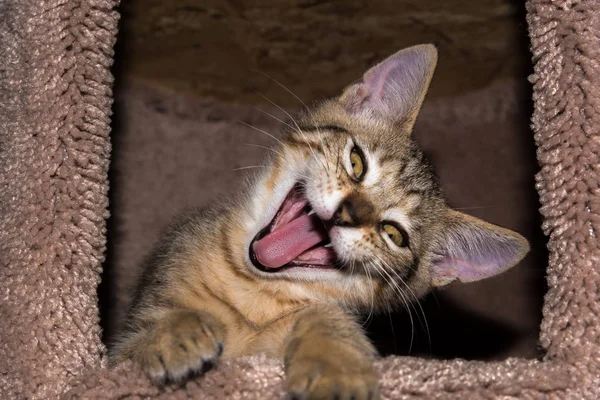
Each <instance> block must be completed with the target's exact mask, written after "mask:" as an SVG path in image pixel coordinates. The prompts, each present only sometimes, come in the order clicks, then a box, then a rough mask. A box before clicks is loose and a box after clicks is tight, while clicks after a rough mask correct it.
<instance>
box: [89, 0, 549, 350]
mask: <svg viewBox="0 0 600 400" xmlns="http://www.w3.org/2000/svg"><path fill="white" fill-rule="evenodd" d="M484 3H485V4H478V6H477V7H473V6H472V5H469V4H467V2H461V1H454V2H451V4H450V3H449V4H445V5H443V6H442V8H439V6H436V8H432V6H428V5H427V4H424V3H422V2H410V1H409V2H406V4H404V3H395V5H392V4H391V3H390V4H380V5H375V4H368V5H367V4H366V3H365V4H362V3H361V2H352V1H350V2H335V1H334V2H314V4H313V3H310V2H303V1H297V2H295V3H294V4H293V5H289V4H286V5H285V6H284V5H282V4H281V5H279V4H277V3H276V2H262V3H261V2H251V1H248V2H241V3H239V4H236V5H233V3H231V4H227V5H224V4H222V3H220V2H208V3H207V2H206V1H203V2H200V1H196V2H194V1H187V0H185V1H184V0H182V1H175V2H169V3H165V2H159V1H155V2H146V1H145V2H141V1H133V2H127V3H124V4H123V5H122V9H121V11H122V21H121V29H120V33H119V39H118V42H117V57H116V68H115V73H116V78H117V86H116V90H115V93H116V100H117V103H116V104H117V105H116V122H115V123H114V124H113V126H114V134H113V138H114V139H113V143H114V156H113V165H112V167H113V168H112V174H111V185H112V186H111V187H112V190H111V193H112V196H111V204H112V215H113V217H112V219H111V220H110V221H109V229H110V230H109V253H108V255H109V257H108V260H107V262H106V263H105V275H104V281H103V284H102V285H101V287H100V300H101V315H102V324H103V328H104V331H105V336H104V339H105V341H107V342H109V341H110V338H111V335H113V334H114V333H115V331H116V330H117V329H118V327H119V324H120V321H121V318H122V316H123V312H124V310H125V309H126V307H127V305H128V302H129V300H130V299H131V294H132V292H133V287H134V282H135V278H136V277H137V276H138V274H139V268H140V264H141V263H142V261H143V258H144V256H146V255H147V253H148V252H149V251H150V249H151V245H152V243H153V242H154V241H155V240H156V239H157V237H158V235H159V232H160V231H161V230H162V229H163V228H164V227H165V226H166V224H168V221H169V218H170V217H172V216H173V215H174V214H176V213H178V212H181V210H182V209H184V208H185V207H190V206H195V205H200V206H201V205H202V204H204V203H206V202H207V201H210V200H212V199H214V198H215V197H216V196H218V195H227V193H229V192H231V191H232V190H235V187H236V185H235V184H233V185H232V184H230V183H229V182H231V181H233V182H235V181H236V180H238V181H239V180H240V179H241V177H242V175H243V172H235V173H231V172H230V170H232V169H234V168H239V167H245V166H247V165H253V164H257V163H259V161H260V156H261V151H256V150H257V149H256V148H254V149H251V148H248V147H246V146H243V145H242V143H243V142H248V143H253V144H259V145H265V146H268V145H269V144H270V143H269V141H268V140H265V138H264V137H261V135H260V134H258V135H257V134H256V132H252V131H251V130H250V129H245V127H244V126H243V125H242V124H239V123H237V122H236V121H237V120H240V119H241V120H242V121H244V122H245V123H250V124H251V125H255V126H258V127H259V128H261V129H267V130H269V131H271V132H276V131H277V130H278V127H279V124H278V123H274V122H275V121H268V119H269V118H268V117H267V116H266V115H265V114H264V113H263V112H261V111H260V110H263V111H267V112H269V113H272V114H276V115H277V114H279V115H280V117H281V118H284V119H285V118H286V115H285V114H282V112H281V110H279V109H278V108H277V107H283V108H285V109H287V110H289V111H294V110H297V109H298V108H299V106H300V103H299V100H298V98H300V99H301V100H302V101H304V102H305V103H309V102H311V101H314V100H317V99H319V98H322V97H323V96H333V95H336V94H337V93H338V92H339V91H340V90H341V89H342V88H343V87H344V86H345V85H347V84H348V83H350V82H352V81H353V80H355V79H357V78H358V77H359V76H360V75H361V73H362V72H363V71H364V70H365V69H366V68H368V67H369V66H371V65H372V64H373V63H374V62H377V61H379V60H380V59H382V58H384V57H385V56H386V55H388V54H390V53H392V52H394V51H396V50H397V49H400V48H403V47H406V46H409V45H412V44H417V43H426V42H433V43H436V44H438V46H439V52H440V61H439V64H438V68H437V71H436V74H435V75H434V79H433V82H432V85H431V89H430V92H429V94H428V97H427V98H426V101H425V108H424V110H423V113H422V115H421V116H420V118H419V123H418V124H417V127H416V129H415V137H416V139H417V141H418V142H419V143H420V144H421V146H422V147H423V148H424V150H425V151H426V153H428V155H429V156H430V158H431V159H432V162H433V163H434V165H435V167H436V168H437V170H438V174H439V175H440V177H441V179H442V183H443V186H444V189H445V191H446V193H447V196H448V198H449V200H450V203H451V204H452V205H453V206H455V207H457V208H460V209H461V210H462V211H464V212H467V213H471V214H473V215H475V216H477V217H480V218H483V219H486V220H488V221H491V222H494V223H497V224H500V225H504V226H507V227H509V228H511V229H515V230H517V231H519V232H520V233H522V234H523V235H525V236H526V237H527V239H529V240H530V242H531V244H532V252H531V253H530V255H529V256H528V257H527V258H526V259H525V260H524V261H523V262H522V263H521V264H520V265H519V266H517V267H516V268H514V269H513V270H511V271H509V272H507V273H506V274H504V275H502V276H500V277H497V278H494V279H492V280H489V281H484V282H480V283H474V284H469V285H462V284H456V285H452V287H451V288H449V289H447V290H443V291H440V292H436V293H434V294H433V295H430V296H428V297H426V298H425V299H423V301H422V303H421V304H414V305H413V306H411V307H410V312H411V313H412V319H413V322H412V323H411V320H410V316H409V314H408V313H406V312H398V313H394V314H391V315H387V314H386V315H381V316H378V317H376V318H374V319H373V320H370V321H369V323H368V324H367V325H366V327H367V330H368V331H369V332H370V334H371V337H372V338H373V339H374V340H375V341H376V343H378V345H379V348H380V350H381V352H382V354H404V355H405V354H410V355H418V356H424V357H434V358H455V357H459V358H467V359H503V358H506V357H508V356H522V357H526V358H531V357H537V356H539V349H538V346H537V337H538V333H539V323H540V319H541V304H542V297H543V292H544V290H545V289H544V266H545V263H546V259H547V258H546V257H547V254H546V252H545V239H544V237H543V235H542V234H541V230H540V228H539V226H540V221H539V217H538V211H537V209H538V201H537V195H536V193H535V191H534V185H533V176H534V173H535V172H536V163H535V150H534V144H533V140H532V138H531V132H530V130H529V128H528V119H529V114H530V111H531V110H530V103H529V101H528V98H529V97H530V91H529V84H528V82H527V81H526V77H527V74H528V73H530V62H529V57H530V55H529V52H528V50H527V44H528V39H527V36H526V31H525V26H524V25H523V18H524V9H523V7H522V6H520V5H518V4H516V3H514V2H508V1H500V2H499V1H492V0H490V1H486V2H484ZM433 9H435V10H436V11H435V12H433V11H431V10H433ZM474 37H477V40H473V38H474ZM296 96H297V97H298V98H296ZM486 101H487V103H486ZM454 103H456V104H462V106H461V105H458V106H455V107H454V108H456V107H459V108H460V107H463V108H464V107H466V108H467V110H463V111H460V110H458V109H453V110H452V111H447V114H448V115H446V116H445V117H444V116H443V115H442V114H441V113H443V112H444V111H443V110H444V109H448V108H449V107H450V108H452V107H453V106H452V104H454ZM471 108H472V112H469V111H468V109H471ZM457 110H458V111H457ZM440 111H441V113H440ZM506 116H508V119H509V121H510V123H507V124H506V125H505V126H504V127H498V126H493V125H497V124H496V123H495V122H494V121H493V119H494V118H497V119H498V120H500V119H501V118H505V117H506ZM444 118H445V119H446V120H448V121H449V122H448V121H444ZM490 118H491V119H490ZM431 120H433V121H434V122H433V125H432V124H431V123H430V121H431ZM442 121H444V122H442ZM448 123H449V124H450V125H449V126H450V127H451V128H450V129H449V131H450V132H451V133H448V131H445V128H444V127H445V125H446V124H448ZM150 125H152V127H151V126H150ZM157 126H160V128H159V129H155V128H156V127H157ZM224 126H227V128H226V129H225V128H224ZM178 130H179V132H178ZM190 130H191V131H190ZM194 130H195V131H194ZM224 130H226V131H227V132H228V134H229V135H230V137H224V136H223V135H221V134H220V133H219V132H221V131H224ZM232 131H233V132H235V133H232ZM242 139H243V140H242ZM177 142H179V143H177ZM205 143H209V147H210V154H208V153H203V152H202V150H201V149H200V147H202V148H205V147H206V146H205V145H204V144H205ZM195 147H196V148H197V149H196V150H192V151H191V152H190V151H189V150H190V149H194V148H195ZM186 149H187V150H186ZM242 153H243V154H242ZM144 154H145V155H144ZM150 154H153V156H150ZM193 154H195V155H193ZM214 155H218V157H216V158H215V156H214ZM151 160H152V161H151ZM156 160H160V161H159V162H157V163H156V162H155V161H156ZM219 170H220V173H221V175H219V176H220V180H219V181H216V180H215V179H212V178H211V176H212V177H213V178H214V176H215V175H214V174H215V171H219ZM225 170H226V171H227V172H223V171H225ZM133 171H138V172H133ZM140 171H141V172H140ZM135 182H137V184H136V183H135ZM141 182H145V183H146V184H141ZM161 182H162V183H161ZM169 182H177V184H176V185H174V186H172V187H171V189H166V188H168V187H170V186H169V185H170V184H169ZM423 314H424V316H423ZM411 325H413V326H414V329H415V331H414V332H413V331H412V329H411Z"/></svg>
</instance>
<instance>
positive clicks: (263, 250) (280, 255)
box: [253, 214, 327, 268]
mask: <svg viewBox="0 0 600 400" xmlns="http://www.w3.org/2000/svg"><path fill="white" fill-rule="evenodd" d="M318 226H320V220H319V218H318V217H317V216H316V215H312V216H309V215H306V214H305V215H302V216H300V217H298V218H296V219H294V220H293V221H290V222H289V223H287V224H285V225H283V226H279V227H277V228H276V229H275V230H274V231H273V232H271V233H269V234H268V235H267V236H265V237H264V238H262V239H260V240H258V241H256V242H255V243H254V245H253V249H254V254H255V255H256V258H257V259H258V261H259V262H260V263H261V264H262V265H264V266H265V267H267V268H280V267H283V266H284V265H285V264H287V263H289V262H291V261H293V260H294V259H295V258H297V257H298V256H299V255H301V254H302V253H304V252H305V251H306V250H308V249H310V248H311V247H313V246H315V245H316V244H318V243H320V242H322V241H323V240H325V239H327V234H326V233H325V232H324V231H323V230H322V229H317V227H318Z"/></svg>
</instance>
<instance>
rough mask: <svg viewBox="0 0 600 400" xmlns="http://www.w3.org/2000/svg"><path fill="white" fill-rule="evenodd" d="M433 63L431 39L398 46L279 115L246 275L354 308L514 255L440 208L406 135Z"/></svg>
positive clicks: (511, 243)
mask: <svg viewBox="0 0 600 400" xmlns="http://www.w3.org/2000/svg"><path fill="white" fill-rule="evenodd" d="M436 59H437V52H436V49H435V48H434V47H433V46H430V45H423V46H415V47H412V48H409V49H406V50H403V51H400V52H398V53H396V54H394V55H393V56H391V57H390V58H388V59H387V60H385V61H383V62H382V63H380V64H378V65H377V66H375V67H373V68H372V69H370V70H369V71H368V72H367V73H366V74H365V75H364V76H363V78H362V80H361V81H360V82H358V83H356V84H353V85H351V86H349V87H348V88H347V89H346V90H345V91H344V93H343V94H342V95H341V96H340V97H339V98H336V99H332V100H329V101H325V102H323V103H321V104H320V105H319V106H317V107H315V108H313V109H311V110H310V111H307V112H306V113H305V114H304V115H302V116H301V117H300V118H299V119H298V120H294V121H291V122H290V124H289V127H290V129H289V132H288V134H287V136H286V138H285V139H284V140H283V141H282V143H281V145H280V146H279V147H278V148H277V149H276V156H275V157H274V159H273V160H272V163H271V166H270V168H269V170H268V171H267V172H266V173H265V174H264V175H263V176H261V177H260V178H259V180H258V183H257V184H256V185H255V190H254V193H252V194H251V196H250V199H251V201H250V203H249V208H248V213H249V218H247V219H246V220H247V221H248V223H247V225H246V226H245V227H244V228H245V231H246V237H245V242H244V247H245V249H247V254H246V255H245V264H246V266H247V267H248V269H249V270H251V271H252V273H254V274H255V275H257V276H259V277H260V278H261V279H266V280H270V281H275V282H291V283H293V284H295V285H299V284H301V285H303V286H302V287H303V288H304V289H305V290H304V292H303V295H306V294H307V293H308V294H309V295H311V296H314V297H320V298H325V299H326V300H333V301H337V302H344V303H347V304H352V305H353V306H357V307H361V306H365V305H367V303H370V304H369V305H370V306H373V303H376V304H379V305H389V304H391V303H393V301H392V299H398V297H399V296H405V295H408V296H410V297H411V298H413V297H419V296H421V295H422V294H424V293H425V292H426V291H427V290H428V289H430V288H431V287H432V286H439V285H444V284H447V283H449V282H451V281H453V280H456V279H458V280H461V281H474V280H478V279H483V278H486V277H489V276H493V275H495V274H497V273H500V272H502V271H504V270H506V269H508V268H510V267H511V266H513V265H515V264H516V263H517V262H518V261H519V260H520V259H521V258H522V257H523V256H524V254H525V253H526V252H527V249H528V245H527V242H526V241H525V239H523V238H522V237H521V236H520V235H518V234H516V233H514V232H511V231H508V230H506V229H503V228H500V227H495V226H493V225H490V224H487V223H485V222H483V221H479V220H477V219H475V218H472V217H469V216H467V215H465V214H461V213H458V212H456V211H453V210H451V209H450V208H449V207H448V206H447V205H446V203H445V200H444V198H443V196H442V192H441V190H440V187H439V184H438V182H437V179H436V176H435V174H434V172H433V170H432V168H431V167H430V165H429V164H428V162H427V161H426V159H425V157H424V156H423V154H422V152H421V151H420V150H419V149H418V147H417V146H416V144H415V143H414V142H413V140H412V139H411V137H410V134H411V131H412V127H413V124H414V121H415V118H416V115H417V113H418V110H419V108H420V106H421V103H422V100H423V97H424V95H425V93H426V91H427V88H428V86H429V82H430V79H431V76H432V74H433V70H434V68H435V64H436ZM375 300H377V301H375ZM413 300H414V298H413ZM396 303H397V302H396Z"/></svg>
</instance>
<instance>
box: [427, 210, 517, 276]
mask: <svg viewBox="0 0 600 400" xmlns="http://www.w3.org/2000/svg"><path fill="white" fill-rule="evenodd" d="M527 248H528V246H527V242H526V241H525V240H524V239H523V238H521V237H520V236H519V235H518V234H516V233H514V232H510V231H507V230H503V229H501V228H494V227H492V226H491V225H489V224H485V223H483V222H473V221H471V223H467V224H461V225H459V226H458V227H457V228H455V229H454V230H453V231H452V232H451V234H450V235H449V236H448V237H447V238H446V239H445V240H444V241H443V244H441V245H440V248H438V249H437V251H436V252H437V253H438V254H439V258H438V259H437V260H434V261H433V262H432V265H431V277H432V280H433V282H434V284H436V285H445V284H447V283H450V282H452V281H453V280H456V279H458V280H459V281H461V282H474V281H478V280H481V279H486V278H490V277H492V276H494V275H498V274H500V273H502V272H504V271H506V270H507V269H509V268H511V267H512V266H514V265H515V264H516V263H517V262H519V261H520V260H521V258H523V256H524V255H525V254H526V253H527Z"/></svg>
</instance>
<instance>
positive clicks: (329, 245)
mask: <svg viewBox="0 0 600 400" xmlns="http://www.w3.org/2000/svg"><path fill="white" fill-rule="evenodd" d="M323 247H333V244H331V243H327V244H326V245H325V246H323Z"/></svg>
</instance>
